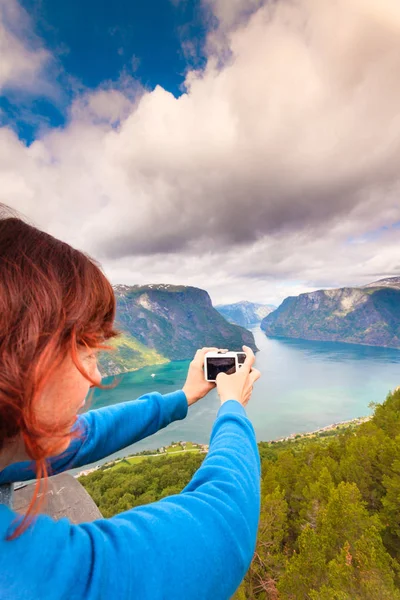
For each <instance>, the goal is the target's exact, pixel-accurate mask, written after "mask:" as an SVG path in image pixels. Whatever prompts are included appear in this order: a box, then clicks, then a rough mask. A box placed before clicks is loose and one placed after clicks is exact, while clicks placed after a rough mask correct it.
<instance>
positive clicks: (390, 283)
mask: <svg viewBox="0 0 400 600" xmlns="http://www.w3.org/2000/svg"><path fill="white" fill-rule="evenodd" d="M360 287H363V288H377V287H390V288H395V289H398V290H399V289H400V277H386V278H385V279H378V281H374V282H373V283H367V285H362V286H360Z"/></svg>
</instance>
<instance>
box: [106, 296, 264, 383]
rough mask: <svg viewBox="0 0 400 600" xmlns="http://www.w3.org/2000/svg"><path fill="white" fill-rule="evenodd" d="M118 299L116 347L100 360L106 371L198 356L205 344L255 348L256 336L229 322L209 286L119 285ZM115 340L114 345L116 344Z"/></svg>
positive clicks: (123, 369) (235, 348)
mask: <svg viewBox="0 0 400 600" xmlns="http://www.w3.org/2000/svg"><path fill="white" fill-rule="evenodd" d="M114 293H115V296H116V300H117V315H116V327H117V328H118V329H119V330H120V331H122V332H123V334H124V336H123V337H122V338H117V339H116V340H115V341H113V342H112V344H115V346H116V348H117V350H116V352H115V353H114V352H111V353H107V354H105V355H104V356H102V357H101V359H100V362H101V366H102V368H103V373H104V374H113V375H114V374H117V373H120V372H125V371H131V370H135V369H137V368H141V367H143V366H146V365H151V364H161V363H162V362H168V361H170V360H189V359H192V358H193V356H194V354H195V352H196V350H198V348H202V347H204V346H216V347H219V348H229V350H241V349H242V346H243V344H245V345H247V346H250V347H251V348H252V349H253V350H254V351H256V350H257V347H256V345H255V342H254V336H253V334H252V333H251V332H250V331H247V330H246V329H244V328H243V327H239V326H237V325H232V324H231V323H228V322H227V321H226V320H225V319H224V318H223V316H222V315H220V314H219V312H218V311H217V310H215V308H213V306H212V303H211V299H210V296H209V295H208V293H207V292H206V291H204V290H201V289H198V288H194V287H186V286H173V285H164V284H160V285H155V284H153V285H143V286H138V285H134V286H127V285H116V286H114ZM112 344H111V345H112Z"/></svg>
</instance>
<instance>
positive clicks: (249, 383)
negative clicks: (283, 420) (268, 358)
mask: <svg viewBox="0 0 400 600" xmlns="http://www.w3.org/2000/svg"><path fill="white" fill-rule="evenodd" d="M243 351H244V352H245V353H246V360H245V361H244V363H243V366H242V367H240V369H239V370H238V371H236V373H232V375H227V374H226V373H219V374H218V375H217V379H216V382H217V389H218V395H219V398H220V400H221V404H223V403H224V402H226V401H227V400H238V401H239V402H240V404H242V405H243V406H246V404H247V403H248V401H249V400H250V398H251V394H252V391H253V384H254V382H255V381H257V379H259V378H260V377H261V373H260V371H258V370H257V369H253V368H252V366H253V365H254V361H255V359H256V357H255V356H254V352H253V350H252V349H251V348H249V347H248V346H243Z"/></svg>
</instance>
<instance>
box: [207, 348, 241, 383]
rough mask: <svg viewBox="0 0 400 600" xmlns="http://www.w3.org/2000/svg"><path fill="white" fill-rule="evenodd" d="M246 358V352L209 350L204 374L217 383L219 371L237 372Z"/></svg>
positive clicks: (228, 373) (229, 373)
mask: <svg viewBox="0 0 400 600" xmlns="http://www.w3.org/2000/svg"><path fill="white" fill-rule="evenodd" d="M245 360H246V354H245V352H207V354H206V355H205V357H204V376H205V378H206V380H207V381H213V382H214V383H215V380H216V378H217V375H218V373H226V374H227V375H231V374H232V373H236V371H237V370H238V369H240V367H241V366H242V365H243V363H244V361H245Z"/></svg>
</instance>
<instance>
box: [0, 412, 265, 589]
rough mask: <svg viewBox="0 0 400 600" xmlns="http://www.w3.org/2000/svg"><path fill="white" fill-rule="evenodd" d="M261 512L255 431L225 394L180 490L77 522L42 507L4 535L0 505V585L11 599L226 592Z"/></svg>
mask: <svg viewBox="0 0 400 600" xmlns="http://www.w3.org/2000/svg"><path fill="white" fill-rule="evenodd" d="M259 511H260V462H259V455H258V450H257V444H256V440H255V435H254V430H253V427H252V425H251V423H250V421H249V420H248V419H247V417H246V413H245V411H244V409H243V408H242V406H241V405H240V404H239V403H238V402H236V401H235V400H230V401H228V402H226V403H225V404H223V406H222V407H221V408H220V410H219V413H218V417H217V419H216V421H215V424H214V427H213V431H212V434H211V440H210V449H209V453H208V456H207V458H206V459H205V460H204V462H203V464H202V466H201V467H200V469H199V470H198V471H197V472H196V473H195V475H194V477H193V479H192V480H191V481H190V483H189V484H188V485H187V487H186V488H185V489H184V490H183V492H182V493H181V494H178V495H175V496H170V497H168V498H164V499H163V500H160V501H159V502H155V503H152V504H149V505H146V506H141V507H137V508H134V509H131V510H129V511H126V512H124V513H121V514H119V515H117V516H115V517H112V518H111V519H100V520H98V521H94V522H93V523H86V524H82V525H71V524H70V523H69V521H68V520H67V519H62V520H60V521H58V522H54V521H53V520H52V519H51V518H50V517H47V516H44V515H42V516H40V517H38V518H37V519H36V521H35V523H34V524H33V525H32V526H31V527H30V529H29V530H28V531H27V532H26V533H24V534H22V535H21V536H20V537H19V538H17V539H16V540H15V541H12V542H3V541H2V539H3V538H4V534H5V529H6V525H7V523H8V525H9V524H10V521H11V519H12V517H13V513H12V512H11V511H10V510H9V509H8V508H6V507H0V540H1V541H0V590H3V591H6V596H4V597H9V598H14V599H15V600H20V599H21V600H22V599H23V598H25V597H32V598H48V599H50V600H52V599H54V600H55V599H56V598H57V599H64V598H65V599H67V598H68V599H71V600H83V599H84V598H85V600H95V599H97V600H106V599H108V598H119V599H120V600H134V599H135V600H137V599H138V598H140V599H141V600H187V599H189V598H190V600H228V599H229V598H230V597H231V596H232V595H233V593H234V592H235V590H236V588H237V587H238V585H239V584H240V582H241V580H242V578H243V576H244V575H245V572H246V570H247V569H248V567H249V564H250V562H251V559H252V556H253V552H254V548H255V542H256V533H257V527H258V520H259ZM4 515H6V516H7V517H8V519H6V518H4ZM43 540H46V542H45V543H43ZM6 544H9V545H6Z"/></svg>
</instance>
